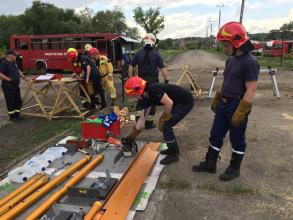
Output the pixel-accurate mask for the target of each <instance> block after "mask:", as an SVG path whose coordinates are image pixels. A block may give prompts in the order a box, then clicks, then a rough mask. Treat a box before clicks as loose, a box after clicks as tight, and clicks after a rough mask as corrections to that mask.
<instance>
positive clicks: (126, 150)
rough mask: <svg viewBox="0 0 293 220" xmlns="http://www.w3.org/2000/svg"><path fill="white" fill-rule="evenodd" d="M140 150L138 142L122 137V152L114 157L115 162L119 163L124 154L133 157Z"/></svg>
mask: <svg viewBox="0 0 293 220" xmlns="http://www.w3.org/2000/svg"><path fill="white" fill-rule="evenodd" d="M137 152H138V149H137V144H136V142H135V141H134V140H132V139H127V138H122V140H121V144H120V152H119V153H118V154H117V155H116V157H115V158H114V164H115V163H117V162H118V161H119V160H120V158H121V157H122V156H124V157H132V156H134V155H135V154H136V153H137Z"/></svg>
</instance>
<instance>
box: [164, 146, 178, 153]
mask: <svg viewBox="0 0 293 220" xmlns="http://www.w3.org/2000/svg"><path fill="white" fill-rule="evenodd" d="M175 151H176V153H177V154H178V155H179V154H180V152H179V148H178V146H177V147H175ZM173 152H174V151H173V150H172V148H170V147H168V149H166V150H161V151H160V154H162V155H170V154H173Z"/></svg>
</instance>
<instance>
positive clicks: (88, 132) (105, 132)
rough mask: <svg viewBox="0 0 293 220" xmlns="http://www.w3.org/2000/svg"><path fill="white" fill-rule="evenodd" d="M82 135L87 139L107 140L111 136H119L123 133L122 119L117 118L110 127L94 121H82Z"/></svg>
mask: <svg viewBox="0 0 293 220" xmlns="http://www.w3.org/2000/svg"><path fill="white" fill-rule="evenodd" d="M81 125H82V137H83V138H86V139H99V140H107V139H108V137H109V136H111V137H114V138H117V137H119V136H120V135H121V132H120V121H119V120H117V121H115V122H114V123H113V124H111V126H110V127H109V128H105V127H104V126H103V125H102V124H99V123H92V122H82V123H81Z"/></svg>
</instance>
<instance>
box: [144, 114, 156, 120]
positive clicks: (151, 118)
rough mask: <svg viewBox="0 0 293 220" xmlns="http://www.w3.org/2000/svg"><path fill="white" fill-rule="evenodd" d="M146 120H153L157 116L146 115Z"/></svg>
mask: <svg viewBox="0 0 293 220" xmlns="http://www.w3.org/2000/svg"><path fill="white" fill-rule="evenodd" d="M146 120H147V121H153V120H155V116H153V115H148V116H147V117H146Z"/></svg>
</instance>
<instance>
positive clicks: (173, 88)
mask: <svg viewBox="0 0 293 220" xmlns="http://www.w3.org/2000/svg"><path fill="white" fill-rule="evenodd" d="M165 93H166V94H167V95H168V96H169V98H170V99H171V100H172V101H173V105H186V104H189V103H191V102H192V101H193V97H192V94H191V93H190V92H189V91H187V90H186V89H183V88H182V87H180V86H177V85H172V84H161V83H154V84H152V85H150V86H149V87H148V88H147V95H148V103H147V105H146V107H149V106H151V105H161V103H160V100H161V99H162V97H163V95H164V94H165Z"/></svg>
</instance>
